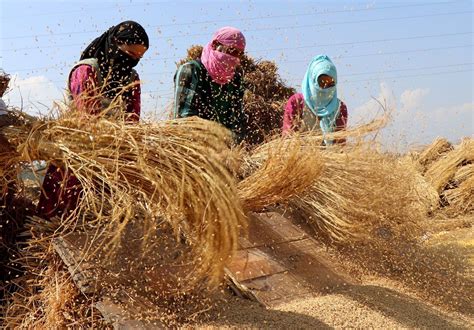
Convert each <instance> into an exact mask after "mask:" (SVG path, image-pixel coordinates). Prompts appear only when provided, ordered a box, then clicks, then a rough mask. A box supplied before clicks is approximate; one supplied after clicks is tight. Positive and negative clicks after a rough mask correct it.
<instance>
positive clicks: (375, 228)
mask: <svg viewBox="0 0 474 330" xmlns="http://www.w3.org/2000/svg"><path fill="white" fill-rule="evenodd" d="M321 157H322V160H323V162H324V164H325V168H324V171H323V172H322V174H321V176H320V177H319V179H318V180H317V181H316V182H315V183H314V184H313V186H312V187H311V189H310V190H309V191H307V192H306V193H304V194H301V195H300V196H298V197H296V198H294V199H293V200H292V201H291V205H292V206H293V207H294V208H295V210H296V211H297V213H299V214H300V215H301V216H302V217H303V218H305V219H306V220H307V221H308V222H309V223H310V224H311V225H313V227H314V228H315V229H316V231H317V232H318V233H319V234H320V235H321V236H323V237H325V238H328V239H329V240H330V241H333V242H344V243H350V242H356V241H361V240H364V239H372V238H373V237H374V236H380V235H382V236H388V237H395V236H402V235H415V234H416V232H417V229H418V221H419V219H421V218H422V215H423V214H424V213H425V212H426V209H425V207H424V203H423V202H422V198H421V197H420V196H418V194H417V192H416V188H415V186H416V181H415V180H414V178H413V177H412V176H411V174H410V173H411V171H410V170H409V169H408V170H407V168H406V166H404V165H403V164H401V163H399V162H398V161H397V160H396V158H394V157H392V156H390V155H384V154H382V153H380V152H378V151H376V150H373V149H371V148H363V147H357V146H356V147H352V148H347V147H346V149H345V150H344V151H343V152H339V151H338V150H337V149H330V150H325V151H323V152H322V153H321Z"/></svg>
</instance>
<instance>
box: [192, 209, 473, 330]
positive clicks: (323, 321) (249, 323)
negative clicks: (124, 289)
mask: <svg viewBox="0 0 474 330" xmlns="http://www.w3.org/2000/svg"><path fill="white" fill-rule="evenodd" d="M437 221H439V222H438V223H437V227H436V229H435V230H433V232H432V233H428V237H427V239H426V242H425V244H426V246H427V247H430V248H436V249H441V250H450V251H451V252H453V251H454V252H455V253H456V254H457V255H459V256H462V257H464V258H465V259H464V260H467V261H468V267H466V268H465V269H464V270H463V276H464V278H465V279H466V280H467V281H472V279H473V277H472V274H473V268H474V267H473V266H474V230H473V228H472V226H468V227H467V228H466V226H465V224H466V222H467V223H472V219H470V218H469V219H464V220H462V219H460V220H458V221H457V223H459V224H460V225H459V226H456V225H455V223H456V221H453V220H452V219H447V220H445V221H446V222H443V220H437ZM347 259H348V258H346V261H345V263H346V264H345V268H346V269H347V270H348V271H349V272H350V274H351V276H354V277H357V283H358V284H356V285H347V286H344V287H340V286H336V285H335V286H334V288H331V287H328V288H327V290H326V292H321V293H320V294H317V295H314V296H310V297H301V298H298V299H295V300H293V301H290V302H288V303H284V304H281V305H278V306H276V307H274V308H264V307H262V306H261V305H259V304H258V303H256V302H252V301H249V300H246V299H242V298H239V297H237V296H234V295H233V294H232V293H231V292H230V291H227V290H223V292H222V293H221V295H220V298H219V299H218V300H217V302H216V303H215V305H213V306H212V308H210V309H209V310H208V311H206V312H203V313H202V314H200V315H199V316H197V317H196V318H195V319H194V320H193V321H192V322H188V323H187V324H186V325H188V326H192V327H196V326H198V327H203V328H215V327H218V328H221V327H232V328H233V327H236V328H242V327H245V328H271V329H289V328H291V329H294V328H299V329H309V328H342V327H356V328H377V329H380V328H443V329H447V328H448V329H450V328H465V329H472V328H474V305H473V303H472V301H471V300H470V298H469V297H472V296H473V295H474V291H472V290H471V289H472V285H468V286H466V287H467V288H468V289H467V290H466V292H465V297H464V298H465V300H466V301H467V305H468V306H467V307H464V308H463V309H462V312H459V311H456V308H454V309H453V308H452V307H453V306H454V304H455V303H456V302H455V301H453V302H452V303H453V305H450V303H449V301H448V302H447V303H446V301H445V302H444V304H443V303H441V304H439V303H437V304H433V303H431V302H430V301H429V300H430V299H429V298H434V299H435V300H436V298H437V297H428V299H427V295H426V293H425V294H423V293H422V294H420V292H419V291H418V290H417V289H416V288H413V287H408V286H406V285H404V284H402V283H401V281H398V280H393V279H389V278H387V277H385V276H379V275H373V274H372V275H370V274H367V272H366V271H365V270H360V271H354V269H357V265H355V264H353V263H352V264H351V262H350V261H347ZM349 259H350V258H349ZM335 266H338V268H340V265H335ZM322 271H323V270H322ZM439 271H440V272H441V270H439ZM450 285H451V283H448V282H447V283H446V288H442V287H440V288H439V292H440V294H441V293H442V291H444V290H445V289H448V286H450ZM329 286H330V285H329ZM434 292H435V293H434V294H435V295H436V291H434ZM428 294H429V295H433V291H430V292H429V293H428ZM453 299H456V298H453Z"/></svg>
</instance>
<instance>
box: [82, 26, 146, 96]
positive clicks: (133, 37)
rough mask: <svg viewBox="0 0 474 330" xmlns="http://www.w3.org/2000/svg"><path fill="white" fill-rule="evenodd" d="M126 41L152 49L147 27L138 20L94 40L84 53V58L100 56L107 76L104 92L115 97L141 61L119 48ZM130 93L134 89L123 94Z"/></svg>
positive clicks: (109, 30) (102, 71) (104, 77)
mask: <svg viewBox="0 0 474 330" xmlns="http://www.w3.org/2000/svg"><path fill="white" fill-rule="evenodd" d="M124 44H125V45H143V46H145V47H146V48H148V47H149V42H148V35H147V33H146V31H145V29H144V28H143V27H142V26H141V25H140V24H138V23H137V22H134V21H124V22H122V23H120V24H118V25H116V26H112V27H111V28H109V29H108V30H107V31H106V32H104V33H103V34H102V35H101V36H100V37H98V38H96V39H94V41H92V42H91V43H90V44H89V46H87V48H86V49H85V50H84V51H83V52H82V54H81V60H84V59H87V58H96V59H97V61H98V63H99V69H100V73H101V75H102V77H103V79H106V78H107V85H106V86H105V88H104V93H105V95H106V96H107V97H109V98H113V97H114V96H115V95H116V94H117V92H120V91H121V89H122V88H123V87H125V86H127V85H128V84H129V83H130V78H131V76H132V69H133V67H135V66H136V65H137V64H138V62H139V61H140V60H139V59H134V58H132V57H130V56H129V55H127V54H126V53H124V52H123V51H121V50H120V49H119V46H120V45H124ZM130 94H131V90H130V89H129V91H125V92H124V93H123V95H124V96H125V98H127V97H130Z"/></svg>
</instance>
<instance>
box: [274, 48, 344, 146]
mask: <svg viewBox="0 0 474 330" xmlns="http://www.w3.org/2000/svg"><path fill="white" fill-rule="evenodd" d="M301 89H302V93H297V94H294V95H293V96H291V97H290V99H289V100H288V102H287V103H286V106H285V112H284V116H283V134H284V135H287V134H289V133H290V132H292V131H294V130H300V131H304V130H314V129H321V131H322V133H323V134H328V133H332V132H335V131H340V130H343V129H345V128H346V127H347V108H346V105H345V104H344V103H343V102H342V101H341V100H339V99H338V98H337V71H336V66H335V65H334V63H332V61H331V60H330V59H329V57H328V56H326V55H318V56H315V57H314V58H313V60H312V61H311V63H310V64H309V66H308V69H307V71H306V74H305V76H304V78H303V82H302V85H301ZM324 142H325V144H326V145H331V144H332V143H334V142H335V143H344V142H345V140H344V139H340V140H336V141H332V140H329V139H325V140H324Z"/></svg>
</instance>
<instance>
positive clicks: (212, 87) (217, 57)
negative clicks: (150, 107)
mask: <svg viewBox="0 0 474 330" xmlns="http://www.w3.org/2000/svg"><path fill="white" fill-rule="evenodd" d="M244 50H245V37H244V35H243V34H242V32H240V31H239V30H238V29H236V28H233V27H223V28H221V29H219V30H218V31H217V32H216V33H215V34H214V36H213V37H212V40H211V41H210V42H209V43H208V44H207V45H206V46H205V47H204V49H203V51H202V55H201V58H200V59H198V60H193V61H189V62H186V63H184V64H183V65H181V66H180V67H179V68H178V71H177V72H176V75H175V102H174V116H175V118H185V117H191V116H198V117H200V118H203V119H207V120H212V121H216V122H218V123H220V124H222V125H224V126H225V127H227V128H228V129H230V130H231V131H232V132H233V133H234V136H235V138H236V141H237V142H241V141H242V140H243V139H244V138H245V135H246V130H247V129H246V128H247V120H246V116H245V114H244V111H243V97H244V88H243V73H242V68H241V67H240V59H241V57H242V55H243V54H244Z"/></svg>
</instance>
